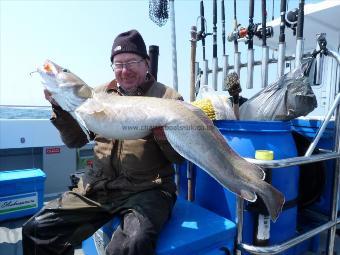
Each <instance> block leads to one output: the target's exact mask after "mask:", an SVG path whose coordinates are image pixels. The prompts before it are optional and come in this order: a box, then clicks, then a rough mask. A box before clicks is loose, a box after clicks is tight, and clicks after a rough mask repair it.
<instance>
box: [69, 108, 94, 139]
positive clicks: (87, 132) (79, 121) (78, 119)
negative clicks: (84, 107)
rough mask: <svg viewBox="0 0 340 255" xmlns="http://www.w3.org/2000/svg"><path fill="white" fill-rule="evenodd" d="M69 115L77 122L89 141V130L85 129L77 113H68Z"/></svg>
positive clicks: (83, 122)
mask: <svg viewBox="0 0 340 255" xmlns="http://www.w3.org/2000/svg"><path fill="white" fill-rule="evenodd" d="M70 114H71V115H72V117H73V118H74V119H75V120H76V121H77V122H78V124H79V126H80V128H81V129H82V130H83V132H84V133H85V135H86V138H87V140H88V141H91V138H90V130H89V129H88V128H87V127H86V124H85V121H84V120H83V119H82V118H81V117H80V115H79V113H77V112H70Z"/></svg>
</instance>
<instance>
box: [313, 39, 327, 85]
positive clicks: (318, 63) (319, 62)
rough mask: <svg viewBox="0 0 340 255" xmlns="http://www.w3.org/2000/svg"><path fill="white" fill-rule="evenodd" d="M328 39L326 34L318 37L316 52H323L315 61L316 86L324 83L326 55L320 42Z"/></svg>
mask: <svg viewBox="0 0 340 255" xmlns="http://www.w3.org/2000/svg"><path fill="white" fill-rule="evenodd" d="M325 37H326V33H320V34H317V35H316V40H317V44H316V49H315V50H316V51H321V52H320V53H319V54H318V55H316V59H315V69H314V84H315V85H320V84H321V83H322V73H323V64H324V58H325V54H323V52H322V49H321V45H320V41H321V40H324V39H325Z"/></svg>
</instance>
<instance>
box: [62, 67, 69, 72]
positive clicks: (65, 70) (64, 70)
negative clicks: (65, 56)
mask: <svg viewBox="0 0 340 255" xmlns="http://www.w3.org/2000/svg"><path fill="white" fill-rule="evenodd" d="M62 71H63V72H64V73H69V72H70V71H69V70H68V69H66V68H63V70H62Z"/></svg>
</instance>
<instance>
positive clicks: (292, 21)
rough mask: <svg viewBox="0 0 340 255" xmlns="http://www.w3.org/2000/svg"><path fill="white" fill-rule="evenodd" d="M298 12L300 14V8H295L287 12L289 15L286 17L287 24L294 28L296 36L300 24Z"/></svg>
mask: <svg viewBox="0 0 340 255" xmlns="http://www.w3.org/2000/svg"><path fill="white" fill-rule="evenodd" d="M298 14H299V9H298V8H294V9H293V10H291V11H289V12H287V15H286V18H285V24H286V26H287V27H289V28H291V29H292V30H293V35H294V36H295V35H296V28H297V24H298Z"/></svg>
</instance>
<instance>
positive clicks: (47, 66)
mask: <svg viewBox="0 0 340 255" xmlns="http://www.w3.org/2000/svg"><path fill="white" fill-rule="evenodd" d="M61 71H62V67H61V66H58V65H57V64H56V63H54V62H53V61H51V60H49V59H47V60H45V62H44V64H43V65H42V66H40V67H38V68H37V72H38V73H44V74H47V75H50V76H56V75H57V74H59V73H60V72H61ZM32 73H34V72H32Z"/></svg>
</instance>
